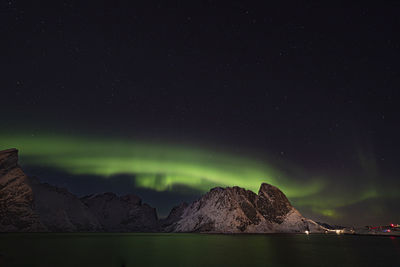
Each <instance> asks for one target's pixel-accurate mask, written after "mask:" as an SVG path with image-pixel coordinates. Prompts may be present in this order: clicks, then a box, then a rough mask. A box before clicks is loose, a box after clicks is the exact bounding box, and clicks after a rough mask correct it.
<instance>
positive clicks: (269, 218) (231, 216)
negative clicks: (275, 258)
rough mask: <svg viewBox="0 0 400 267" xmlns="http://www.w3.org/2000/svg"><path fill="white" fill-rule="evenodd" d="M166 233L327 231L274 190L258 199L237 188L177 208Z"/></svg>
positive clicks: (265, 187) (263, 190)
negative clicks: (305, 216) (304, 215)
mask: <svg viewBox="0 0 400 267" xmlns="http://www.w3.org/2000/svg"><path fill="white" fill-rule="evenodd" d="M164 230H165V231H167V232H213V233H304V232H305V231H309V232H324V231H325V230H326V229H324V228H323V227H321V226H320V225H318V224H317V223H315V222H314V221H312V220H309V219H306V218H304V217H303V216H302V215H301V214H300V213H299V212H298V211H297V210H296V209H295V208H293V207H292V205H291V204H290V202H289V200H288V199H287V198H286V196H285V195H284V194H283V193H282V191H280V190H279V189H278V188H276V187H275V186H272V185H269V184H265V183H264V184H262V185H261V187H260V190H259V192H258V195H256V194H255V193H253V192H252V191H249V190H245V189H243V188H240V187H236V186H235V187H227V188H221V187H217V188H213V189H211V190H210V192H208V193H207V194H206V195H204V196H203V197H202V198H200V199H199V200H197V201H195V202H193V203H192V204H191V205H188V206H184V205H183V206H182V205H181V206H180V207H176V208H174V209H173V210H172V211H171V214H170V215H169V216H168V218H167V219H166V221H165V223H164Z"/></svg>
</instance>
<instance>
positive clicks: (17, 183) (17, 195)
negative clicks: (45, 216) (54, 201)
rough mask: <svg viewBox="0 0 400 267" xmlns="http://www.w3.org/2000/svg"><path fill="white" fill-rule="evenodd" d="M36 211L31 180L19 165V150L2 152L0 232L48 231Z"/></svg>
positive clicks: (0, 155) (0, 161) (0, 157)
mask: <svg viewBox="0 0 400 267" xmlns="http://www.w3.org/2000/svg"><path fill="white" fill-rule="evenodd" d="M46 230H47V228H46V227H45V226H44V225H43V224H42V222H41V221H40V219H39V215H38V214H37V213H36V212H35V211H34V202H33V190H32V187H31V186H30V185H29V178H28V177H27V176H26V175H25V173H24V172H23V171H22V169H21V168H20V167H19V165H18V150H16V149H7V150H3V151H0V231H2V232H15V231H21V232H29V231H46Z"/></svg>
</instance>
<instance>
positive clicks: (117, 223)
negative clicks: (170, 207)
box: [0, 149, 158, 232]
mask: <svg viewBox="0 0 400 267" xmlns="http://www.w3.org/2000/svg"><path fill="white" fill-rule="evenodd" d="M156 230H158V221H157V215H156V211H155V209H153V208H151V207H150V206H148V205H147V204H142V202H141V200H140V198H138V197H137V196H134V195H127V196H123V197H118V196H116V195H114V194H107V193H106V194H102V195H96V196H88V197H84V198H82V199H79V198H78V197H77V196H75V195H74V194H72V193H70V192H68V190H66V189H63V188H58V187H55V186H52V185H49V184H45V183H40V182H39V181H38V180H37V179H35V178H32V177H28V176H27V175H26V174H25V173H24V172H23V171H22V169H21V168H20V166H19V165H18V150H16V149H8V150H3V151H0V232H21V231H23V232H42V231H50V232H80V231H89V232H97V231H137V232H143V231H156Z"/></svg>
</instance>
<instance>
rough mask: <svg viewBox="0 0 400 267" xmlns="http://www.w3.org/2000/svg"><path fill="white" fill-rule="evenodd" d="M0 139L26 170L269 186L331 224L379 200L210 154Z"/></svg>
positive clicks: (95, 141)
mask: <svg viewBox="0 0 400 267" xmlns="http://www.w3.org/2000/svg"><path fill="white" fill-rule="evenodd" d="M0 137H1V143H0V148H6V147H18V148H19V149H20V151H21V152H20V155H21V162H22V164H25V165H28V166H40V167H51V168H56V169H58V170H60V171H63V172H65V173H69V174H70V175H72V176H73V175H95V176H98V177H102V178H103V179H113V177H114V176H116V175H121V174H124V175H130V176H131V177H132V179H133V180H134V183H135V187H137V188H146V189H150V190H154V191H170V192H174V191H175V190H178V189H177V186H184V188H188V189H190V191H192V192H193V191H197V192H199V194H203V193H205V192H207V191H208V190H209V189H211V188H213V187H216V186H222V187H226V186H240V187H244V188H246V189H249V190H252V191H254V192H257V191H258V188H259V185H260V184H261V183H263V182H267V183H271V184H274V185H276V186H278V187H279V188H280V189H281V190H283V192H285V194H286V195H287V196H288V198H289V199H291V200H292V202H293V203H294V205H295V206H296V207H298V208H299V209H300V210H301V209H302V208H305V209H306V210H307V209H310V210H311V211H312V212H313V213H316V214H320V215H322V216H324V217H327V218H330V219H331V220H334V219H342V218H341V217H342V216H343V214H341V213H340V211H339V210H340V209H341V208H343V207H346V206H348V205H353V204H356V203H359V202H363V201H366V200H371V199H372V200H374V199H376V198H378V197H379V196H380V194H381V192H378V190H377V188H372V187H368V186H367V187H362V186H360V187H359V188H357V189H356V190H351V192H350V193H345V192H342V193H340V194H339V193H338V192H335V191H331V189H332V188H333V186H334V185H333V184H332V183H329V182H327V181H329V180H328V179H327V177H312V176H311V177H310V174H309V173H308V176H309V177H305V176H306V175H305V172H304V171H300V169H299V168H295V169H296V170H295V172H296V177H292V176H290V175H289V174H288V173H287V170H290V169H291V168H294V166H288V165H286V168H285V169H286V172H285V170H282V169H278V168H276V167H274V166H273V164H269V163H268V161H267V160H265V159H264V160H262V159H259V158H258V159H257V158H255V157H253V158H251V157H244V156H240V155H235V154H234V153H227V152H225V153H224V152H221V151H215V150H214V151H213V150H212V149H211V148H204V147H202V148H199V147H190V146H185V145H182V144H180V145H174V144H172V143H157V142H151V141H149V140H148V141H147V142H143V141H138V140H130V139H117V138H112V139H107V138H105V137H102V138H90V137H89V136H88V135H86V136H85V135H82V136H65V135H64V136H63V135H62V134H38V135H37V136H29V135H23V134H13V135H11V134H8V135H7V134H4V135H2V136H0ZM301 176H302V177H301ZM133 177H134V178H133ZM381 189H384V190H385V191H386V192H389V191H392V195H391V197H397V196H398V191H396V189H395V190H390V188H381ZM180 190H182V189H180ZM329 191H330V192H329ZM183 193H184V192H183ZM338 195H339V196H338Z"/></svg>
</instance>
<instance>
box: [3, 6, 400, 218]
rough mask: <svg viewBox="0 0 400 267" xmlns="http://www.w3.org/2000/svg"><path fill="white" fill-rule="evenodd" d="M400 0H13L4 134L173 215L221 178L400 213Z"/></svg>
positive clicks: (74, 187) (45, 172)
mask: <svg viewBox="0 0 400 267" xmlns="http://www.w3.org/2000/svg"><path fill="white" fill-rule="evenodd" d="M399 12H400V4H399V3H396V1H385V2H384V3H379V5H375V6H368V5H366V4H365V3H363V4H362V5H361V4H358V5H356V4H354V5H349V4H346V5H343V6H340V5H339V4H336V5H329V6H328V5H323V4H315V3H313V4H311V3H301V4H300V3H290V2H289V3H281V4H280V3H276V4H274V5H267V4H260V3H249V2H248V1H229V2H228V1H227V2H224V1H180V2H175V1H142V2H141V3H140V2H138V1H103V0H98V1H58V0H55V1H54V0H53V1H34V2H28V1H17V0H8V1H4V0H1V1H0V36H1V42H0V55H1V60H0V72H1V76H0V82H1V83H0V88H1V94H0V101H1V104H0V114H1V124H0V149H3V148H4V149H6V148H10V147H16V148H18V149H19V151H20V152H19V153H20V163H21V166H22V167H23V168H24V170H25V171H26V172H27V173H28V174H29V175H32V176H38V177H39V179H40V180H42V181H45V182H49V183H52V184H55V185H58V186H62V187H66V188H68V189H69V190H70V191H71V192H73V193H75V194H78V195H80V196H82V195H86V194H90V193H98V192H106V191H114V192H116V193H118V194H126V193H134V194H137V195H139V196H140V197H142V198H143V199H144V201H145V202H148V203H149V204H151V205H152V206H154V207H156V208H157V210H158V213H159V215H160V217H162V216H166V215H167V214H168V212H169V210H170V208H171V207H173V206H174V205H177V204H179V203H180V202H182V201H193V200H195V199H197V198H198V197H199V196H200V195H202V194H204V193H205V192H207V191H208V190H209V189H211V188H212V187H214V186H234V185H238V186H241V187H245V188H247V189H250V190H253V191H255V192H257V190H258V188H259V186H260V184H261V183H262V182H268V183H271V184H274V185H276V186H278V187H279V188H280V189H281V190H282V191H283V192H284V193H285V194H286V195H287V196H288V198H289V199H290V201H291V202H292V204H293V205H294V206H295V207H296V208H297V209H298V210H299V211H300V212H301V213H303V215H305V216H308V217H310V218H312V219H315V220H319V221H324V222H328V223H336V224H342V225H367V224H387V223H390V222H396V223H399V221H400V208H399V207H400V206H399V205H398V204H397V203H399V201H400V180H399V171H400V167H399V164H398V160H399V156H398V153H399V148H400V139H399V136H400V126H399V123H398V114H399V111H400V108H399V107H398V105H397V104H398V95H399V93H398V89H399V84H400V67H399V62H400V37H399V34H398V30H397V29H399V26H400V19H399V18H400V17H399V16H398V14H399Z"/></svg>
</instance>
